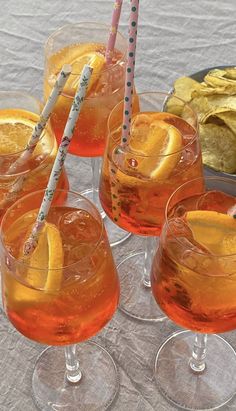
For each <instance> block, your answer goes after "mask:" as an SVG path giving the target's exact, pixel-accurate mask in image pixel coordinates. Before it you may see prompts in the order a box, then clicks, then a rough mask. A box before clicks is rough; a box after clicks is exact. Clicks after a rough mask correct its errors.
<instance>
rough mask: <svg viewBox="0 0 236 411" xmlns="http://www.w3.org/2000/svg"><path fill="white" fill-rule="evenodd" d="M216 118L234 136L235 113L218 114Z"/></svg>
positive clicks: (235, 126) (235, 125) (235, 127)
mask: <svg viewBox="0 0 236 411" xmlns="http://www.w3.org/2000/svg"><path fill="white" fill-rule="evenodd" d="M216 117H218V118H220V119H221V120H222V121H223V122H224V123H225V125H226V126H228V127H229V128H230V130H231V131H232V132H233V133H234V134H235V136H236V113H235V112H233V111H225V112H224V113H218V114H217V115H216Z"/></svg>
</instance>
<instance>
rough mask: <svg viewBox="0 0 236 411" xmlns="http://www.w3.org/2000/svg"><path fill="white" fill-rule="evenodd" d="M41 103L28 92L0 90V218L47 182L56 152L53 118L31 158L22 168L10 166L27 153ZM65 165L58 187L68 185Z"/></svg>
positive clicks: (38, 116)
mask: <svg viewBox="0 0 236 411" xmlns="http://www.w3.org/2000/svg"><path fill="white" fill-rule="evenodd" d="M41 111H42V104H41V103H40V101H39V100H37V99H36V98H34V97H32V96H31V95H29V94H27V93H25V92H19V91H0V135H1V137H0V220H1V217H2V216H3V214H4V212H5V211H6V210H7V208H8V207H9V206H10V205H12V204H13V203H14V201H16V200H17V199H18V198H20V197H23V196H24V195H26V194H28V193H30V192H32V191H35V187H36V186H37V188H38V189H43V188H45V187H46V186H47V182H48V178H49V175H50V173H51V169H52V166H53V162H54V160H55V157H56V153H57V142H56V139H55V136H54V133H53V131H52V129H51V127H50V121H49V122H48V124H47V126H46V127H45V130H44V132H43V133H42V136H41V138H40V140H39V142H38V144H37V147H36V148H35V150H34V152H33V153H32V156H31V157H30V159H28V160H27V161H26V162H25V163H24V164H23V165H21V168H18V169H17V170H14V168H13V169H11V167H12V166H13V164H14V163H15V162H16V161H17V159H19V157H20V156H21V155H22V154H23V153H24V151H25V149H26V146H27V143H28V141H29V140H30V137H31V134H32V132H33V129H34V127H35V125H36V124H37V122H38V121H39V118H40V113H41ZM68 187H69V183H68V179H67V176H66V173H65V170H64V169H63V172H62V175H61V177H60V179H59V182H58V188H60V189H68Z"/></svg>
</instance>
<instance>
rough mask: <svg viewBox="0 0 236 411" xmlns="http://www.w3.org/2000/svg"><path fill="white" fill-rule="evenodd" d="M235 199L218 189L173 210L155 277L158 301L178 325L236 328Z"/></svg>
mask: <svg viewBox="0 0 236 411" xmlns="http://www.w3.org/2000/svg"><path fill="white" fill-rule="evenodd" d="M194 184H195V183H193V185H194ZM195 189H196V187H195ZM196 192H197V190H196ZM186 193H187V191H186ZM235 203H236V201H235V197H233V196H230V195H228V194H225V193H223V192H221V191H215V190H214V191H209V192H207V193H205V194H201V195H200V194H199V195H196V196H191V197H189V198H187V199H184V200H182V201H180V202H178V203H177V205H176V206H174V207H173V208H172V210H170V211H169V216H168V217H167V218H168V221H167V222H166V224H165V226H164V228H163V232H162V235H161V241H160V246H159V249H158V251H157V253H156V256H155V257H154V261H153V266H152V275H151V281H152V291H153V295H154V297H155V299H156V300H157V302H158V304H159V305H160V307H161V308H162V310H163V311H164V312H165V313H166V314H167V315H168V317H169V318H170V319H171V320H173V321H174V322H175V323H176V324H178V325H180V326H183V327H185V328H188V329H190V330H193V331H197V332H201V333H218V332H226V331H230V330H233V329H235V328H236V298H235V296H236V219H235V218H233V215H232V213H233V210H235ZM234 212H235V211H234Z"/></svg>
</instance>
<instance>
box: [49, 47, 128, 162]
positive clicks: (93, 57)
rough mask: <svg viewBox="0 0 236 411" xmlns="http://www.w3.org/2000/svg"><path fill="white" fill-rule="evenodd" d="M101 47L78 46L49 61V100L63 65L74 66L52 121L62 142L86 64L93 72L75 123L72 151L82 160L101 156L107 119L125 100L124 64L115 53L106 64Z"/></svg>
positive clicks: (118, 54) (63, 51)
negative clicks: (116, 106) (120, 102)
mask: <svg viewBox="0 0 236 411" xmlns="http://www.w3.org/2000/svg"><path fill="white" fill-rule="evenodd" d="M105 51H106V47H105V46H104V44H102V43H97V42H91V43H77V44H71V45H68V46H66V47H64V48H61V49H59V50H57V52H56V53H53V54H51V55H50V56H49V57H48V59H46V69H45V79H44V95H45V99H47V98H48V96H49V94H50V92H51V90H52V87H53V85H54V83H55V80H56V77H57V75H58V73H59V71H60V69H61V67H62V66H63V64H70V65H71V66H72V74H71V75H70V77H69V80H68V81H67V83H66V85H65V88H64V91H63V93H62V95H61V96H60V97H59V99H58V101H57V104H56V106H55V108H54V112H53V115H52V118H51V122H52V128H53V131H54V132H55V135H56V138H57V141H58V142H60V141H61V138H62V135H63V131H64V127H65V124H66V120H67V117H68V114H69V111H70V108H71V104H72V101H73V97H74V95H75V91H76V89H77V87H78V84H79V78H80V73H81V71H82V69H83V66H84V64H89V65H90V66H91V67H92V68H93V74H92V77H91V80H90V83H89V88H88V91H87V95H86V99H85V101H84V104H83V107H82V109H81V113H80V116H79V119H78V121H77V123H76V127H75V130H74V135H73V139H72V141H71V144H70V148H69V151H70V153H72V154H77V155H79V156H82V157H97V156H102V155H103V153H104V149H105V143H106V137H107V119H108V116H109V114H110V112H111V110H112V109H113V107H114V106H115V105H116V104H117V103H119V101H121V100H122V99H123V96H124V79H125V63H124V56H123V55H122V53H121V52H120V51H119V50H116V49H115V50H114V52H113V57H112V61H111V63H109V64H107V63H106V60H105Z"/></svg>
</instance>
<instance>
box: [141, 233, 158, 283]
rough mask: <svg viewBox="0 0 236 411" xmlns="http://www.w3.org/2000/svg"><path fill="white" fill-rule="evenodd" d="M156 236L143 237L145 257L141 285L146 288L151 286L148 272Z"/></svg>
mask: <svg viewBox="0 0 236 411" xmlns="http://www.w3.org/2000/svg"><path fill="white" fill-rule="evenodd" d="M156 241H157V238H156V237H146V238H145V257H144V270H143V285H144V286H145V287H147V288H150V287H151V281H150V274H151V268H152V260H153V256H154V253H155V251H156Z"/></svg>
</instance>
